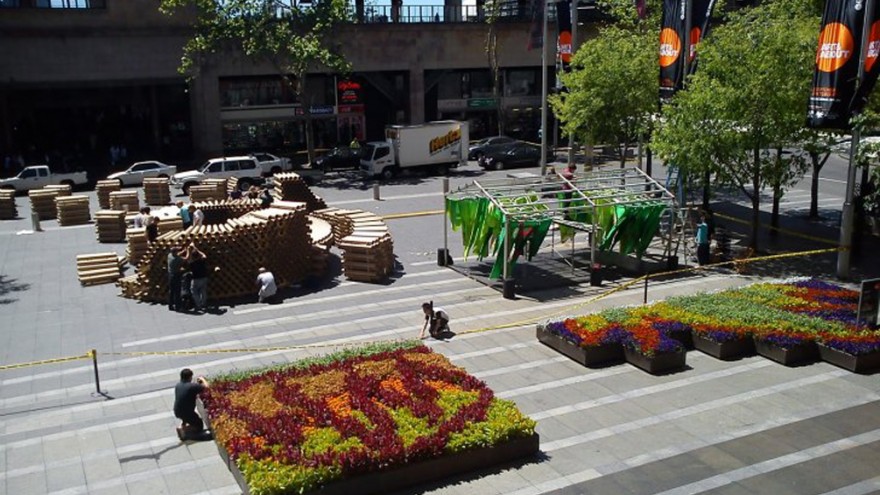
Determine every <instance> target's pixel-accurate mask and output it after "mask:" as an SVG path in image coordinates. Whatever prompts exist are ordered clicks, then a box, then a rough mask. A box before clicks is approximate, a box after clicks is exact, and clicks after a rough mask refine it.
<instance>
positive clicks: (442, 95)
mask: <svg viewBox="0 0 880 495" xmlns="http://www.w3.org/2000/svg"><path fill="white" fill-rule="evenodd" d="M157 4H158V2H157V1H156V0H100V1H95V0H47V1H46V2H43V0H0V156H3V157H4V158H5V157H7V156H8V157H12V160H11V162H12V165H13V167H15V166H16V165H17V164H20V163H21V162H24V163H26V164H32V163H46V162H48V163H49V164H50V165H52V166H57V167H59V168H65V169H74V168H76V169H85V170H89V171H91V172H93V173H94V174H97V175H98V176H101V174H103V173H104V172H105V171H106V170H107V169H109V168H111V167H114V166H115V167H117V168H118V166H119V165H121V163H118V162H126V163H128V162H130V161H132V160H134V159H138V158H158V159H164V160H166V161H169V162H171V163H192V162H197V161H201V160H204V159H206V158H210V157H213V156H218V155H221V154H228V153H238V152H246V151H255V150H275V151H279V152H281V153H282V154H288V155H290V154H292V153H294V152H296V151H299V150H302V149H304V148H305V134H304V132H305V127H304V125H305V108H306V105H307V108H308V109H309V111H310V113H311V115H312V118H313V119H314V122H315V127H314V129H315V134H314V135H315V144H316V145H317V146H319V147H329V146H333V145H335V144H337V143H348V142H349V141H350V140H351V139H359V140H375V139H381V138H382V137H383V131H384V127H385V126H386V125H390V124H411V123H412V124H416V123H421V122H425V121H429V120H435V119H447V118H454V119H461V120H468V121H469V122H470V123H471V129H472V130H471V136H472V137H480V136H487V135H494V134H497V133H498V129H499V123H501V126H500V128H502V129H503V131H504V132H505V133H507V134H510V135H512V136H516V137H521V138H526V139H536V138H537V136H538V129H539V127H540V105H541V51H540V49H537V50H528V49H527V46H528V44H529V36H530V33H529V31H530V29H531V28H533V27H534V26H533V22H532V20H531V17H530V16H531V13H530V11H529V10H528V9H527V7H526V4H522V5H520V4H515V5H514V6H513V7H512V8H513V9H514V10H513V13H512V14H511V15H509V16H507V17H506V18H505V19H504V20H503V21H502V22H499V23H498V59H499V62H500V64H499V65H500V67H501V71H500V85H499V91H498V94H497V97H496V95H495V94H494V93H493V89H492V88H493V84H492V82H493V81H492V72H491V70H490V69H489V62H488V56H487V53H486V49H485V44H486V34H487V29H488V28H487V25H486V23H485V22H483V21H482V20H481V19H482V13H481V12H480V11H479V10H474V11H473V12H471V11H469V10H468V9H469V8H466V7H461V6H460V5H453V6H450V5H451V4H449V5H438V6H436V7H430V6H411V7H410V6H406V5H402V6H401V5H397V6H396V7H392V8H396V10H383V9H382V8H379V7H370V8H369V9H367V10H368V11H365V12H363V13H362V14H361V17H360V22H357V19H355V20H353V22H352V23H351V24H349V25H344V26H342V27H340V28H339V30H338V33H336V38H337V40H338V41H337V43H338V44H339V45H340V47H341V50H342V53H343V54H344V55H345V57H346V58H347V59H348V60H349V61H350V62H351V64H352V73H351V74H348V75H345V76H343V75H340V74H333V73H329V72H320V71H316V72H315V73H313V74H310V75H309V80H308V81H307V84H308V87H309V88H312V90H311V91H309V98H310V101H308V102H307V103H305V102H300V101H297V100H296V98H295V96H294V95H293V94H292V93H291V92H290V90H289V89H287V87H286V85H285V84H284V83H283V82H282V80H281V77H280V76H279V74H277V72H275V71H274V70H273V69H272V68H271V67H270V66H268V65H264V64H261V63H259V62H258V61H254V60H251V59H248V58H246V57H244V56H242V55H240V54H236V53H226V54H223V56H222V57H217V58H216V59H214V60H209V61H207V62H206V63H205V64H203V65H202V66H201V67H200V70H199V73H198V74H197V75H196V77H194V78H192V79H190V80H187V79H186V78H185V77H184V76H182V75H181V74H179V73H178V67H179V65H180V58H181V54H182V47H183V45H184V43H185V42H186V40H187V39H188V38H189V36H191V34H192V31H191V28H190V22H191V19H192V17H191V13H187V12H182V13H178V14H176V15H174V16H166V15H164V14H162V13H160V12H158V10H157ZM353 8H354V6H353ZM470 9H476V7H470ZM395 20H396V22H395ZM554 32H555V26H553V24H552V23H551V35H550V39H551V40H553V39H555V35H554V34H553V33H554ZM548 54H550V56H548V62H547V68H546V70H548V72H549V73H550V80H551V81H553V74H552V72H553V67H554V59H553V55H552V54H553V50H552V49H548ZM114 147H115V148H116V150H117V154H116V158H115V159H114V157H113V155H112V154H111V150H112V149H113V148H114ZM119 150H123V151H122V156H119ZM9 161H10V160H4V164H5V165H6V169H4V172H5V173H9V172H10V171H9V170H8V163H9Z"/></svg>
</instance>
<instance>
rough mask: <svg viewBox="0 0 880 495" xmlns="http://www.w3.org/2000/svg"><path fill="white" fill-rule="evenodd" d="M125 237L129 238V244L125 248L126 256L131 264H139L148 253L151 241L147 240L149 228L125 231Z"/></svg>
mask: <svg viewBox="0 0 880 495" xmlns="http://www.w3.org/2000/svg"><path fill="white" fill-rule="evenodd" d="M125 237H126V238H127V239H128V246H126V248H125V257H126V258H127V259H128V263H129V264H130V265H131V266H137V265H138V264H139V263H140V261H141V258H143V257H144V255H145V254H146V253H147V248H148V247H149V243H148V242H147V229H145V228H143V227H140V228H133V229H127V230H126V231H125Z"/></svg>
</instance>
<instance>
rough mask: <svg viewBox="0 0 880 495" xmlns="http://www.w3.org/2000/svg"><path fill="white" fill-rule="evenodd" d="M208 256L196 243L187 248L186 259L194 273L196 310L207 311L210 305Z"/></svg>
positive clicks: (192, 287)
mask: <svg viewBox="0 0 880 495" xmlns="http://www.w3.org/2000/svg"><path fill="white" fill-rule="evenodd" d="M206 258H207V256H205V253H203V252H201V251H200V250H199V248H197V247H196V245H195V244H190V245H189V248H188V249H187V255H186V261H188V262H189V271H190V273H191V274H192V286H191V287H190V291H191V292H192V298H193V304H194V305H195V307H196V311H205V309H206V308H207V306H208V264H207V262H206V261H205V260H206Z"/></svg>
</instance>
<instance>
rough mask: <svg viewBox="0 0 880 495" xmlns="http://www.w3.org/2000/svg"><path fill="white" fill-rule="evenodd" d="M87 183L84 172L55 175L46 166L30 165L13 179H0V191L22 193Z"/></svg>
mask: <svg viewBox="0 0 880 495" xmlns="http://www.w3.org/2000/svg"><path fill="white" fill-rule="evenodd" d="M88 181H89V178H88V176H87V175H86V173H85V172H71V173H69V174H56V173H53V172H52V171H51V170H49V166H48V165H32V166H30V167H25V168H24V169H23V170H22V171H21V172H19V173H18V175H16V176H15V177H10V178H9V179H0V189H14V190H15V191H16V192H24V191H30V190H31V189H39V188H41V187H43V186H49V185H57V184H66V185H69V186H70V187H74V186H82V185H84V184H86V183H87V182H88Z"/></svg>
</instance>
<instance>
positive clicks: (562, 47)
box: [556, 0, 572, 72]
mask: <svg viewBox="0 0 880 495" xmlns="http://www.w3.org/2000/svg"><path fill="white" fill-rule="evenodd" d="M556 21H557V26H558V31H557V32H558V33H559V38H558V39H557V40H556V56H557V58H558V59H559V61H560V62H561V63H562V70H563V71H565V72H568V71H569V64H570V63H571V55H572V51H571V48H572V44H571V43H572V41H571V2H570V1H569V0H565V1H562V2H558V3H557V4H556Z"/></svg>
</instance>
